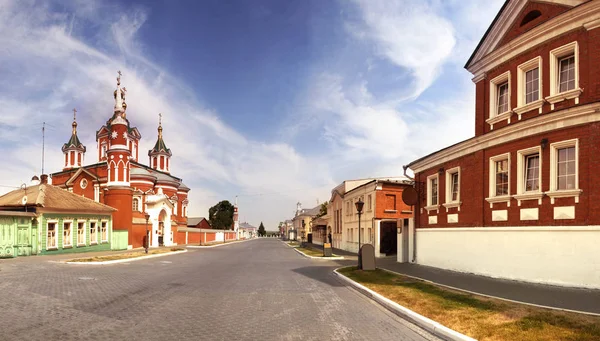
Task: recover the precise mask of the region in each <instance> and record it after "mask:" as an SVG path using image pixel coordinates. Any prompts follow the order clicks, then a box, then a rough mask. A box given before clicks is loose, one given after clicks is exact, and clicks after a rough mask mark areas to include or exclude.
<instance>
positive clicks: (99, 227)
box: [98, 219, 111, 243]
mask: <svg viewBox="0 0 600 341" xmlns="http://www.w3.org/2000/svg"><path fill="white" fill-rule="evenodd" d="M102 223H106V239H102ZM110 230H111V226H110V224H109V222H108V220H107V219H101V220H100V224H98V232H99V233H100V243H108V241H109V240H110Z"/></svg>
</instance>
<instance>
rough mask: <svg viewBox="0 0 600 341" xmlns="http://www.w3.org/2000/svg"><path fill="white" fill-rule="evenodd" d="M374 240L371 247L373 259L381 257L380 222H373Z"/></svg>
mask: <svg viewBox="0 0 600 341" xmlns="http://www.w3.org/2000/svg"><path fill="white" fill-rule="evenodd" d="M374 230H375V231H374V232H375V236H374V238H375V240H374V243H373V246H374V247H375V257H381V254H380V253H379V250H380V249H381V237H380V236H381V220H375V228H374Z"/></svg>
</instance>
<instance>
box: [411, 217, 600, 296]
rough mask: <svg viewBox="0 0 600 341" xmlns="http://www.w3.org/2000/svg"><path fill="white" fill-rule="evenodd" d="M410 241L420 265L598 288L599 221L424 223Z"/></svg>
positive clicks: (599, 267) (599, 275)
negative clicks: (434, 225) (477, 225)
mask: <svg viewBox="0 0 600 341" xmlns="http://www.w3.org/2000/svg"><path fill="white" fill-rule="evenodd" d="M416 244H417V258H416V261H417V263H418V264H421V265H427V266H433V267H437V268H442V269H447V270H454V271H460V272H468V273H474V274H480V275H485V276H491V277H498V278H506V279H512V280H520V281H527V282H535V283H544V284H553V285H562V286H572V287H585V288H596V289H598V288H600V226H568V227H564V226H535V227H486V228H424V229H417V243H416Z"/></svg>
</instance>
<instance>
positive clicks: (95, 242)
mask: <svg viewBox="0 0 600 341" xmlns="http://www.w3.org/2000/svg"><path fill="white" fill-rule="evenodd" d="M92 224H95V226H96V241H92ZM98 227H99V225H98V220H96V219H94V220H90V221H89V224H88V229H89V231H90V245H98V239H100V238H98V235H99V234H100V233H99V231H98Z"/></svg>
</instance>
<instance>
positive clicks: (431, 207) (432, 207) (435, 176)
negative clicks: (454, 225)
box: [425, 173, 440, 213]
mask: <svg viewBox="0 0 600 341" xmlns="http://www.w3.org/2000/svg"><path fill="white" fill-rule="evenodd" d="M433 179H436V180H437V181H436V187H437V191H436V192H437V203H436V204H435V205H434V204H432V202H433V201H432V200H431V199H433V198H432V197H431V189H432V187H431V182H432V180H433ZM439 208H440V177H439V175H438V173H435V174H432V175H430V176H428V177H427V206H425V209H426V210H427V212H429V211H432V210H438V213H439Z"/></svg>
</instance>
